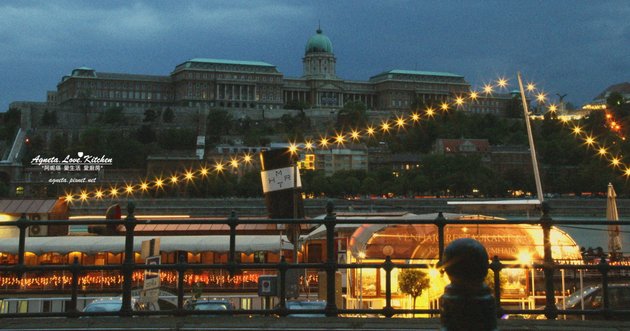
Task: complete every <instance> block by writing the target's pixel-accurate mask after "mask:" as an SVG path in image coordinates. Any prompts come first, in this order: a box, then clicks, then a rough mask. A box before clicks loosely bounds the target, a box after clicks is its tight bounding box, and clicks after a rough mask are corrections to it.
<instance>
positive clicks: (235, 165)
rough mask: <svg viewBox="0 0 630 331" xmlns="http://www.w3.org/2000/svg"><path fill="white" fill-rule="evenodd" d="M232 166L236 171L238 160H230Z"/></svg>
mask: <svg viewBox="0 0 630 331" xmlns="http://www.w3.org/2000/svg"><path fill="white" fill-rule="evenodd" d="M230 166H231V167H232V168H234V169H236V168H238V160H237V159H231V160H230Z"/></svg>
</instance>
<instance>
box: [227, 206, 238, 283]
mask: <svg viewBox="0 0 630 331" xmlns="http://www.w3.org/2000/svg"><path fill="white" fill-rule="evenodd" d="M227 224H228V226H229V227H230V251H229V253H228V272H229V273H230V275H231V276H233V275H234V273H236V227H237V226H238V217H237V216H236V211H234V210H232V212H230V217H228V219H227Z"/></svg>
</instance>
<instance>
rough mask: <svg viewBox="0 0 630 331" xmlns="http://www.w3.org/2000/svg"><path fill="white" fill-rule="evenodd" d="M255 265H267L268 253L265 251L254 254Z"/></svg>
mask: <svg viewBox="0 0 630 331" xmlns="http://www.w3.org/2000/svg"><path fill="white" fill-rule="evenodd" d="M253 255H254V263H265V262H266V261H265V260H266V258H265V255H266V253H265V252H263V251H258V252H254V254H253Z"/></svg>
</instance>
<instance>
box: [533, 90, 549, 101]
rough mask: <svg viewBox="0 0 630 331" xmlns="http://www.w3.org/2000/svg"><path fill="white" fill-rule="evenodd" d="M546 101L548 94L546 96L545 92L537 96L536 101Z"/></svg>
mask: <svg viewBox="0 0 630 331" xmlns="http://www.w3.org/2000/svg"><path fill="white" fill-rule="evenodd" d="M546 99H547V94H545V93H544V92H540V93H538V94H537V95H536V100H538V102H545V100H546Z"/></svg>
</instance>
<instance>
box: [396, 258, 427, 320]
mask: <svg viewBox="0 0 630 331" xmlns="http://www.w3.org/2000/svg"><path fill="white" fill-rule="evenodd" d="M429 286H430V284H429V277H428V276H427V274H426V273H425V272H424V271H422V270H420V269H400V271H399V272H398V288H399V289H400V291H401V292H403V293H405V294H408V295H410V296H411V298H412V299H413V309H416V299H417V298H418V297H419V296H420V295H421V294H422V291H424V290H425V289H427V288H429ZM414 317H415V314H414Z"/></svg>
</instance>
